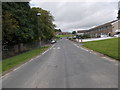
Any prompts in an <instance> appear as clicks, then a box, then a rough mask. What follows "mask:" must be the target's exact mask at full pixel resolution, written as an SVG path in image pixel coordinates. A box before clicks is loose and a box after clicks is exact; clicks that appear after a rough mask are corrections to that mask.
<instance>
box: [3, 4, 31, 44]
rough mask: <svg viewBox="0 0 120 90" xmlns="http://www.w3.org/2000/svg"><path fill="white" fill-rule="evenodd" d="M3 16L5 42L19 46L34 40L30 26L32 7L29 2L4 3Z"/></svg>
mask: <svg viewBox="0 0 120 90" xmlns="http://www.w3.org/2000/svg"><path fill="white" fill-rule="evenodd" d="M2 13H3V14H2V15H3V42H8V43H9V44H19V43H25V42H29V41H30V40H31V39H32V36H33V35H32V34H33V31H32V28H31V25H30V6H29V3H28V2H19V3H17V2H4V3H3V4H2Z"/></svg>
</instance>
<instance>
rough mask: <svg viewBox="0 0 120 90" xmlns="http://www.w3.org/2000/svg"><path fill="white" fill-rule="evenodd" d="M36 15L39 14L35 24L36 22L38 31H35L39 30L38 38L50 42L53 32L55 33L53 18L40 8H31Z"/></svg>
mask: <svg viewBox="0 0 120 90" xmlns="http://www.w3.org/2000/svg"><path fill="white" fill-rule="evenodd" d="M32 9H33V10H34V11H35V12H36V14H37V13H41V15H40V16H38V18H37V22H38V24H39V25H38V26H37V27H38V29H36V30H40V31H37V32H40V34H39V36H38V37H41V38H42V40H44V41H48V40H50V39H51V38H52V37H54V31H55V25H54V24H53V21H54V19H53V16H52V15H51V14H50V12H49V11H46V10H43V9H41V8H35V7H34V8H32Z"/></svg>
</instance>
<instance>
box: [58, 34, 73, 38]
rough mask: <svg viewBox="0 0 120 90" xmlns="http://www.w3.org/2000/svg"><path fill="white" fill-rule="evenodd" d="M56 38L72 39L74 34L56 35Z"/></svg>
mask: <svg viewBox="0 0 120 90" xmlns="http://www.w3.org/2000/svg"><path fill="white" fill-rule="evenodd" d="M56 37H59V38H62V37H72V34H69V35H56Z"/></svg>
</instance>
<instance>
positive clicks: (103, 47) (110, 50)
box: [84, 38, 120, 60]
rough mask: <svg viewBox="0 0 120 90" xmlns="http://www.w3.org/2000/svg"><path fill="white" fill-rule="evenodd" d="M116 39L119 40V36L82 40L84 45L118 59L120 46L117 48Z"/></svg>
mask: <svg viewBox="0 0 120 90" xmlns="http://www.w3.org/2000/svg"><path fill="white" fill-rule="evenodd" d="M118 40H119V41H120V38H113V39H107V40H99V41H90V42H84V47H87V48H90V49H92V50H94V51H98V52H100V53H103V54H105V55H107V56H110V57H112V58H114V59H117V60H120V56H119V55H120V48H118Z"/></svg>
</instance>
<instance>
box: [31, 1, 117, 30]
mask: <svg viewBox="0 0 120 90" xmlns="http://www.w3.org/2000/svg"><path fill="white" fill-rule="evenodd" d="M95 1H96V0H94V1H92V0H73V1H72V0H56V1H55V0H52V1H50V0H44V1H43V0H31V2H30V5H31V7H40V8H43V9H45V10H48V11H50V12H51V14H52V15H53V16H54V19H55V22H54V23H55V24H56V25H57V28H60V29H61V30H62V31H64V32H67V31H70V32H71V31H73V30H83V29H88V28H91V27H94V26H98V25H101V24H104V23H107V22H109V21H112V20H116V19H117V18H116V17H117V13H118V1H119V0H100V2H99V0H97V1H96V2H95Z"/></svg>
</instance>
